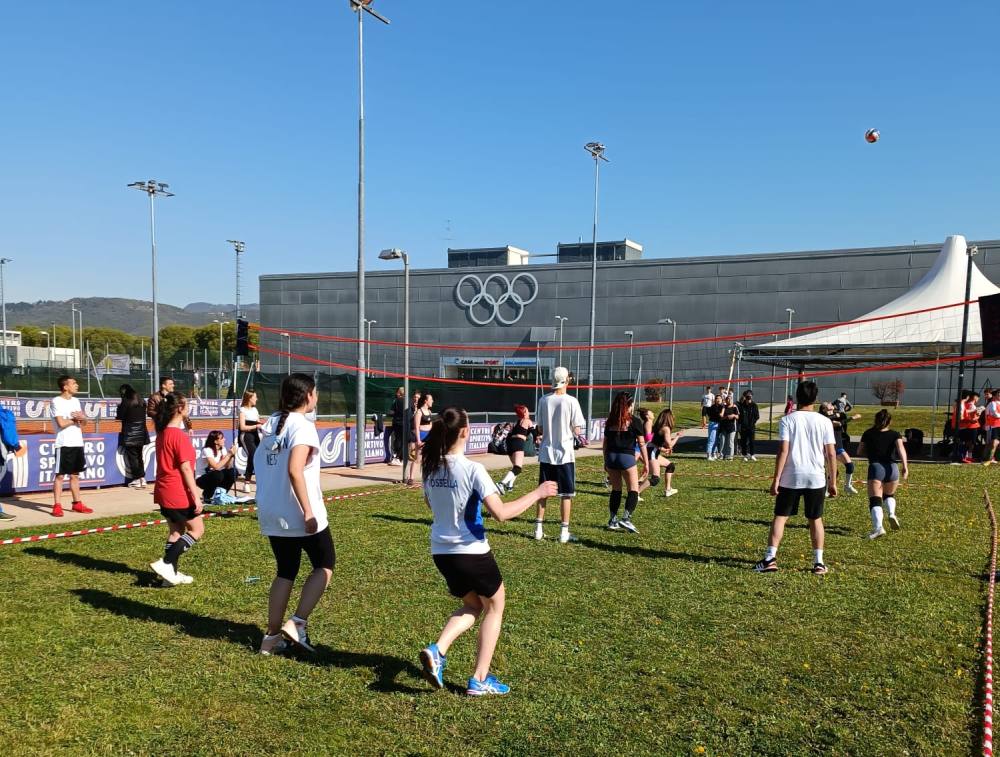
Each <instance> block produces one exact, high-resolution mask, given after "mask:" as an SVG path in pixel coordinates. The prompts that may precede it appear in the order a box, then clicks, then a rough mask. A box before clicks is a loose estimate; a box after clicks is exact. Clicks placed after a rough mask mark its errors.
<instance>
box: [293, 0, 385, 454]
mask: <svg viewBox="0 0 1000 757" xmlns="http://www.w3.org/2000/svg"><path fill="white" fill-rule="evenodd" d="M357 13H358V374H357V379H358V385H357V395H356V403H357V427H356V434H355V438H354V449H355V454H356V456H357V467H358V469H362V468H364V467H365V388H366V387H365V344H364V342H363V341H362V340H363V339H364V335H365V52H364V17H365V14H364V11H363V10H362V9H360V8H359V9H358V10H357ZM289 352H291V350H289Z"/></svg>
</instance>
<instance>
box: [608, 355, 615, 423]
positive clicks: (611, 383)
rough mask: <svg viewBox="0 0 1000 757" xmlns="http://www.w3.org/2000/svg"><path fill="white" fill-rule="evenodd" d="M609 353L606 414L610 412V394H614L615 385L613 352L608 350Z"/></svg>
mask: <svg viewBox="0 0 1000 757" xmlns="http://www.w3.org/2000/svg"><path fill="white" fill-rule="evenodd" d="M610 352H611V370H610V374H611V379H610V380H609V381H608V412H609V413H610V412H611V401H612V399H613V398H612V392H614V383H615V351H614V350H610Z"/></svg>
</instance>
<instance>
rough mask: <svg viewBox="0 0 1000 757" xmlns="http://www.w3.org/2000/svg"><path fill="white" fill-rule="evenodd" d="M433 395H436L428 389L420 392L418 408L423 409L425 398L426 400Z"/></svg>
mask: <svg viewBox="0 0 1000 757" xmlns="http://www.w3.org/2000/svg"><path fill="white" fill-rule="evenodd" d="M433 396H434V395H433V393H431V392H428V391H427V390H426V389H425V390H423V391H422V392H420V396H419V397H417V410H423V409H424V400H426V399H427V398H428V397H433Z"/></svg>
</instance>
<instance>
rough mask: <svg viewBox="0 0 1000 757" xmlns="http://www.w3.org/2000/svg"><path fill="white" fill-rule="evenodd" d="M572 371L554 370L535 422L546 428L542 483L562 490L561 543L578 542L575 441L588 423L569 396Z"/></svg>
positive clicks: (541, 510)
mask: <svg viewBox="0 0 1000 757" xmlns="http://www.w3.org/2000/svg"><path fill="white" fill-rule="evenodd" d="M568 382H569V371H568V370H566V368H564V367H563V366H559V367H557V368H556V369H555V370H553V371H552V392H550V393H549V394H545V395H542V398H541V399H540V400H539V401H538V409H537V411H536V413H535V422H536V423H537V424H538V425H540V426H541V427H542V443H541V446H540V447H539V448H538V463H539V466H538V468H539V470H538V482H539V483H540V484H542V483H545V482H546V481H555V482H556V487H557V489H558V490H559V491H558V494H559V515H560V528H559V543H560V544H566V543H567V542H575V541H577V539H576V537H575V536H573V535H571V534H570V532H569V518H570V511H571V510H572V507H573V497H575V496H576V452H575V442H576V439H577V437H579V436H580V435H581V434H582V433H583V429H584V426H585V424H586V421H585V420H584V417H583V410H581V409H580V402H579V401H578V400H577V398H576V397H574V396H572V395H570V394H567V393H566V385H567V384H568ZM545 503H546V500H545V499H540V500H538V508H537V513H536V517H535V539H537V540H538V541H541V540H542V539H544V538H545V534H544V532H543V530H542V523H544V521H545Z"/></svg>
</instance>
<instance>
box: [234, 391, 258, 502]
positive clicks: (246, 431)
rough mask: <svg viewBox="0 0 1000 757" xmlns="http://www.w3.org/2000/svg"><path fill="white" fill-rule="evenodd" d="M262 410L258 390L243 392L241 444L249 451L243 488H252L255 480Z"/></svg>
mask: <svg viewBox="0 0 1000 757" xmlns="http://www.w3.org/2000/svg"><path fill="white" fill-rule="evenodd" d="M260 426H261V422H260V411H259V410H258V409H257V392H255V391H254V390H253V389H248V390H247V391H245V392H243V401H242V402H241V403H240V415H239V431H240V446H241V447H242V448H243V450H244V451H245V452H246V453H247V467H246V469H245V470H244V471H243V490H244V491H249V490H250V483H251V481H252V480H253V475H254V467H253V456H254V454H256V452H257V446H258V445H259V444H260Z"/></svg>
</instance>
